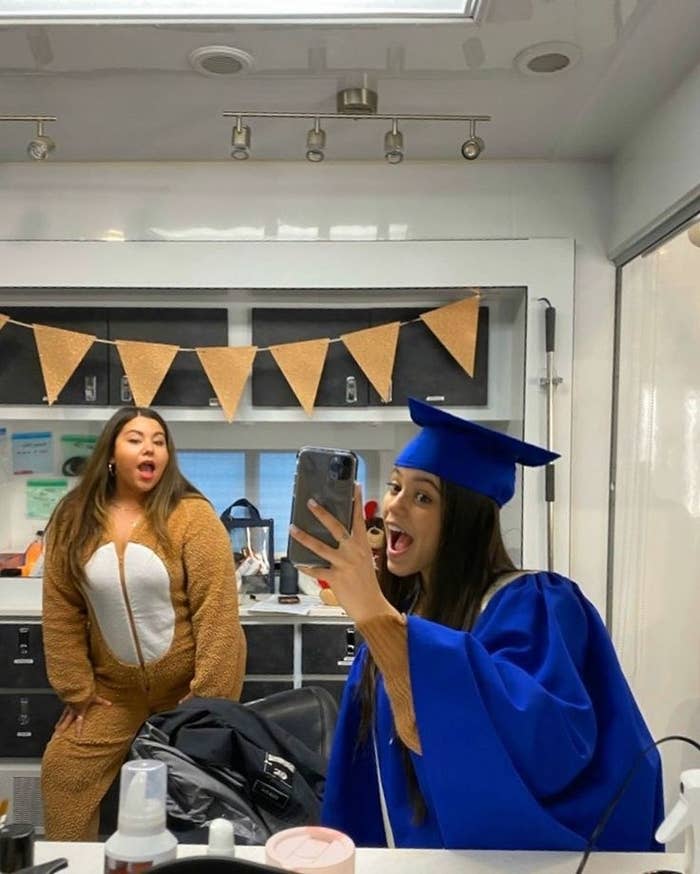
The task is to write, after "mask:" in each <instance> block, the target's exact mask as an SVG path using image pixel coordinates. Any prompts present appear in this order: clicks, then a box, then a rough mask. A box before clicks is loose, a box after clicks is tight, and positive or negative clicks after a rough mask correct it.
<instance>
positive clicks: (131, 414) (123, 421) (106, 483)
mask: <svg viewBox="0 0 700 874" xmlns="http://www.w3.org/2000/svg"><path fill="white" fill-rule="evenodd" d="M137 416H144V417H145V418H147V419H154V420H155V421H156V422H157V423H158V424H159V426H160V427H161V429H162V431H163V434H164V435H165V445H166V447H167V450H168V463H167V465H166V467H165V470H164V471H163V475H162V476H161V478H160V480H159V481H158V484H157V485H156V486H155V487H154V488H153V489H152V490H151V491H150V492H148V494H147V496H146V501H145V504H144V513H145V515H146V518H147V519H148V522H149V523H150V525H151V527H152V528H153V531H154V533H155V535H156V537H157V538H158V541H159V542H161V543H163V544H164V545H165V547H166V549H168V548H169V547H170V545H171V544H170V538H169V536H168V528H167V521H168V517H169V516H170V514H171V513H172V511H173V510H174V509H175V507H176V506H177V504H178V502H179V501H180V500H181V499H182V498H184V497H187V496H190V495H192V496H199V497H203V496H202V494H201V492H199V491H198V489H196V488H195V487H194V486H193V485H192V483H190V482H189V481H188V480H187V479H185V477H184V476H183V475H182V473H181V472H180V468H179V467H178V465H177V458H176V455H175V445H174V443H173V440H172V436H171V434H170V429H169V428H168V426H167V425H166V424H165V422H164V421H163V419H162V417H161V416H160V415H159V414H158V413H157V412H156V411H155V410H152V409H150V408H148V407H122V408H121V409H119V410H117V412H116V413H115V414H114V415H113V416H112V418H111V419H110V420H109V421H108V422H107V424H106V425H105V426H104V428H103V429H102V433H101V434H100V436H99V437H98V438H97V443H96V444H95V448H94V450H93V452H92V455H91V456H90V458H89V459H88V460H87V463H86V465H85V468H84V470H83V473H82V476H81V478H80V481H79V482H78V484H77V485H76V487H75V488H74V489H73V490H72V491H71V492H69V493H68V494H67V495H66V497H65V498H63V500H62V501H61V502H60V503H59V504H58V506H57V507H56V509H55V510H54V512H53V515H52V517H51V519H50V521H49V524H48V526H47V542H48V546H47V549H51V548H52V547H53V546H55V547H56V556H57V558H58V560H59V564H60V565H61V570H62V571H63V573H65V574H66V575H67V576H68V577H69V578H70V579H73V580H75V581H76V582H77V583H78V584H80V585H82V584H84V583H85V571H84V569H83V565H84V563H85V559H86V553H87V551H88V549H89V548H90V547H91V546H94V545H95V544H96V543H97V541H98V539H99V537H100V535H101V534H102V532H103V531H104V529H105V527H106V526H107V521H108V505H109V502H110V500H111V499H112V498H113V497H114V494H115V490H116V479H115V477H114V475H113V474H112V473H110V470H109V462H110V460H111V459H112V457H113V454H114V444H115V443H116V440H117V437H118V436H119V434H120V433H121V432H122V430H123V429H124V427H125V426H126V425H127V424H128V423H129V422H130V421H131V420H132V419H135V418H136V417H137Z"/></svg>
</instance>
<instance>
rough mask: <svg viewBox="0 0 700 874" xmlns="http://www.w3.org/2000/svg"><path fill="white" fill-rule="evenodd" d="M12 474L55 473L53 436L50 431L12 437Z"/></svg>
mask: <svg viewBox="0 0 700 874" xmlns="http://www.w3.org/2000/svg"><path fill="white" fill-rule="evenodd" d="M12 472H13V473H15V474H31V473H53V435H52V434H51V432H50V431H42V432H35V433H24V434H13V435H12Z"/></svg>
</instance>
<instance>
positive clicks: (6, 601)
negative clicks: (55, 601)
mask: <svg viewBox="0 0 700 874" xmlns="http://www.w3.org/2000/svg"><path fill="white" fill-rule="evenodd" d="M5 617H7V618H10V617H13V618H21V619H24V618H27V619H29V618H34V617H36V618H37V619H40V618H41V577H0V618H5Z"/></svg>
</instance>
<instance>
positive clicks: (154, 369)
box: [114, 340, 179, 407]
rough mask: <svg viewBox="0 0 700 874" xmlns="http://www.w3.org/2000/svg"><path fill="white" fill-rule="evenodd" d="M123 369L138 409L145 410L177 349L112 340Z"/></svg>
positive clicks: (132, 341) (159, 344)
mask: <svg viewBox="0 0 700 874" xmlns="http://www.w3.org/2000/svg"><path fill="white" fill-rule="evenodd" d="M114 342H115V344H116V346H117V349H118V350H119V357H120V358H121V360H122V366H123V367H124V372H125V373H126V378H127V379H128V380H129V387H130V388H131V394H132V395H133V398H134V403H135V404H136V406H137V407H148V406H150V403H151V401H152V400H153V398H154V397H155V395H156V392H157V391H158V389H159V388H160V384H161V383H162V382H163V380H164V379H165V374H166V373H167V372H168V369H169V367H170V365H171V364H172V363H173V358H175V356H176V355H177V353H178V351H179V346H170V345H169V344H167V343H143V342H141V341H140V340H115V341H114Z"/></svg>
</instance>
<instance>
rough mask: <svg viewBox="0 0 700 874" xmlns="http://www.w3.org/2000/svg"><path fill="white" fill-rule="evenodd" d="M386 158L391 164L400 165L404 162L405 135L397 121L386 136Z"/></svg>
mask: <svg viewBox="0 0 700 874" xmlns="http://www.w3.org/2000/svg"><path fill="white" fill-rule="evenodd" d="M384 158H385V159H386V161H387V162H388V163H389V164H400V163H401V162H402V161H403V134H402V133H401V131H400V130H399V128H398V123H397V121H396V119H394V123H393V124H392V126H391V130H390V131H387V132H386V134H385V136H384Z"/></svg>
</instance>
